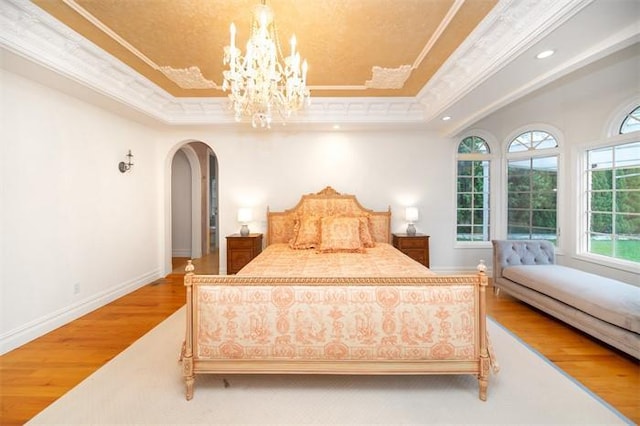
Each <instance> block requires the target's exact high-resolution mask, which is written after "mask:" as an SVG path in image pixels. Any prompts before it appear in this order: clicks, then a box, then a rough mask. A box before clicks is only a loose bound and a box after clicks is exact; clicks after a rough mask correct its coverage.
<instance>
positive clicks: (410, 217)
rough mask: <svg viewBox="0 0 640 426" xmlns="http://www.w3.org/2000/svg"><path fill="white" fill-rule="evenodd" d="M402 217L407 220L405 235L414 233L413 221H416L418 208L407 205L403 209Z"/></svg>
mask: <svg viewBox="0 0 640 426" xmlns="http://www.w3.org/2000/svg"><path fill="white" fill-rule="evenodd" d="M404 218H405V219H406V220H407V222H409V224H408V225H407V235H416V227H415V226H413V222H417V221H418V208H417V207H407V208H406V209H405V211H404Z"/></svg>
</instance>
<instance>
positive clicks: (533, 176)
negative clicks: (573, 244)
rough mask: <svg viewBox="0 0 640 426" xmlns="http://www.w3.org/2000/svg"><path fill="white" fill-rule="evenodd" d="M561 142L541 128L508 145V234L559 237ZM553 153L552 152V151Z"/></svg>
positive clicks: (543, 237) (544, 237)
mask: <svg viewBox="0 0 640 426" xmlns="http://www.w3.org/2000/svg"><path fill="white" fill-rule="evenodd" d="M557 148H558V142H557V141H556V139H555V138H554V137H553V136H552V135H551V134H549V133H547V132H544V131H539V130H534V131H528V132H525V133H522V134H521V135H519V136H518V137H516V138H515V139H514V140H512V141H511V143H510V144H509V146H508V149H507V156H508V160H507V238H508V239H543V240H549V241H551V242H553V243H554V244H555V243H556V240H557V186H558V155H557ZM550 154H552V155H550Z"/></svg>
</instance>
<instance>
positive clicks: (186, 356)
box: [181, 188, 490, 401]
mask: <svg viewBox="0 0 640 426" xmlns="http://www.w3.org/2000/svg"><path fill="white" fill-rule="evenodd" d="M319 206H321V207H319ZM311 210H313V211H314V212H317V211H318V210H321V211H323V212H324V213H327V214H345V213H353V212H354V211H358V212H360V213H366V214H368V215H370V217H371V218H372V220H371V224H372V225H373V226H372V233H373V234H375V238H376V240H377V241H382V242H388V241H389V236H390V232H389V231H390V217H391V212H390V211H387V212H373V211H370V210H367V209H364V208H363V207H362V206H360V204H359V203H358V202H357V200H356V199H355V197H354V196H347V195H340V194H338V193H337V192H335V191H334V190H333V189H331V188H326V189H325V190H323V191H321V192H320V193H318V194H309V195H305V196H303V197H302V199H301V201H300V202H299V203H298V205H297V206H296V207H294V208H293V209H290V210H286V211H284V212H269V213H268V226H269V228H268V241H269V243H275V242H285V241H288V239H289V238H291V231H290V229H292V228H293V220H294V215H295V214H298V213H300V212H305V213H307V212H310V211H311ZM184 283H185V286H186V290H187V301H186V312H187V321H186V337H185V342H184V344H183V348H182V355H181V360H182V366H183V375H184V377H185V383H186V397H187V399H188V400H189V399H191V398H192V397H193V388H194V381H195V375H196V374H203V373H210V374H223V373H231V374H263V373H276V374H369V375H374V374H420V375H422V374H424V375H428V374H472V375H476V376H477V378H478V383H479V397H480V399H481V400H483V401H484V400H486V398H487V387H488V376H489V370H490V356H489V348H488V340H487V332H486V305H485V291H486V286H487V277H486V275H485V273H484V265H483V264H482V263H481V265H479V266H478V273H477V274H469V275H431V276H429V275H425V276H420V277H379V276H378V277H375V276H371V277H352V278H350V277H252V276H242V275H240V276H219V275H196V274H194V267H193V264H192V263H191V261H189V263H188V265H187V268H186V275H185V279H184ZM314 339H315V340H314Z"/></svg>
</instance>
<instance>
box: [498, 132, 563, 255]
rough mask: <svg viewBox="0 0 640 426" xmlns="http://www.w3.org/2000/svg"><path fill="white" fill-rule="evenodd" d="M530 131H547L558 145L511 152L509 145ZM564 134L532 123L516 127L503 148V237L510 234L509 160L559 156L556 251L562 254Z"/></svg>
mask: <svg viewBox="0 0 640 426" xmlns="http://www.w3.org/2000/svg"><path fill="white" fill-rule="evenodd" d="M528 132H545V133H547V134H549V135H551V136H552V137H553V138H554V139H555V141H556V143H557V146H556V147H554V148H541V149H539V150H535V149H534V150H531V151H529V150H527V151H519V152H509V147H510V146H511V143H512V142H513V141H515V140H516V139H517V138H518V137H520V136H521V135H523V134H524V133H528ZM562 147H563V135H562V132H560V130H559V129H556V128H554V127H552V126H549V125H547V124H542V123H532V124H529V125H526V126H523V127H520V128H518V129H516V130H515V131H513V132H511V133H510V134H509V136H508V137H507V138H506V139H505V140H504V146H503V150H502V159H503V165H502V177H503V183H502V186H501V187H502V195H503V198H502V199H503V201H502V209H501V212H502V221H501V230H502V237H503V238H508V235H509V162H510V161H513V160H530V159H534V158H543V157H556V158H557V170H556V234H555V237H556V242H555V248H556V253H558V254H562V247H563V242H562V218H563V216H562V214H561V212H562V211H564V210H565V205H564V200H563V197H562V196H561V195H562V193H563V190H562V188H563V185H564V178H563V173H564V172H563V170H564V169H563V163H562V161H563V148H562Z"/></svg>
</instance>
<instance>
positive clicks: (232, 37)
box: [229, 22, 236, 55]
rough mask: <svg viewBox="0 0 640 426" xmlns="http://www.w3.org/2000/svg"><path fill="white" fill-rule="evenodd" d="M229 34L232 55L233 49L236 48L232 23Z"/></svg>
mask: <svg viewBox="0 0 640 426" xmlns="http://www.w3.org/2000/svg"><path fill="white" fill-rule="evenodd" d="M229 32H230V33H231V49H230V50H231V54H232V55H233V49H234V48H235V47H236V24H234V23H233V22H232V23H231V25H230V26H229Z"/></svg>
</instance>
